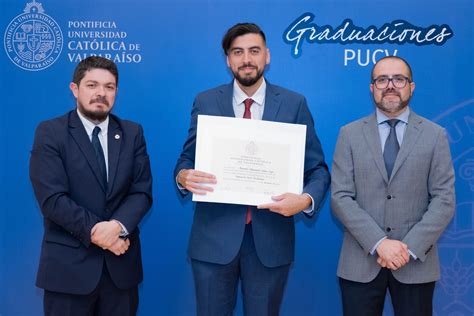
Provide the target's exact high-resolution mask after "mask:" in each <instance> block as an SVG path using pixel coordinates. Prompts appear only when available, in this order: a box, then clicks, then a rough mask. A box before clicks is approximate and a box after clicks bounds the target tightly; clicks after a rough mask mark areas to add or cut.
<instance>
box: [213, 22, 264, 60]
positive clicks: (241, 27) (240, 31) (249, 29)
mask: <svg viewBox="0 0 474 316" xmlns="http://www.w3.org/2000/svg"><path fill="white" fill-rule="evenodd" d="M249 33H253V34H259V35H260V36H261V37H262V38H263V42H264V43H266V39H265V33H263V31H262V30H261V29H260V27H259V26H258V25H257V24H255V23H237V24H236V25H234V26H232V27H231V28H230V29H228V30H227V32H226V33H225V35H224V38H222V49H223V50H224V54H225V55H226V56H227V52H228V51H229V49H230V47H231V46H232V43H233V42H234V40H235V39H236V38H237V37H239V36H242V35H245V34H249Z"/></svg>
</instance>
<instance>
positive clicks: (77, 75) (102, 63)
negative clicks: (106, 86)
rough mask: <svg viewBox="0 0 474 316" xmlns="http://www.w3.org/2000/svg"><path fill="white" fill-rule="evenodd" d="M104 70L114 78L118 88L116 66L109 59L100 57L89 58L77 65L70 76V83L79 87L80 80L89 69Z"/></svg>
mask: <svg viewBox="0 0 474 316" xmlns="http://www.w3.org/2000/svg"><path fill="white" fill-rule="evenodd" d="M97 68H98V69H105V70H108V71H110V73H112V75H114V77H115V84H116V85H117V86H118V79H119V78H118V70H117V65H115V63H114V62H113V61H111V60H110V59H107V58H104V57H100V56H89V57H87V58H85V59H83V60H82V61H81V62H80V63H79V64H77V66H76V69H75V70H74V74H73V75H72V82H74V83H75V84H77V85H79V83H80V82H81V80H82V78H84V76H85V74H86V72H87V71H89V70H91V69H97Z"/></svg>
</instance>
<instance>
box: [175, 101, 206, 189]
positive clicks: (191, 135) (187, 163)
mask: <svg viewBox="0 0 474 316" xmlns="http://www.w3.org/2000/svg"><path fill="white" fill-rule="evenodd" d="M200 112H201V106H200V101H199V97H196V99H195V100H194V103H193V108H192V110H191V123H190V125H189V130H188V137H187V139H186V141H185V143H184V145H183V149H182V151H181V155H180V156H179V158H178V161H177V162H176V167H175V168H174V178H175V179H176V177H177V176H178V173H179V172H180V171H181V170H182V169H194V159H195V156H196V134H197V117H198V115H199V114H200ZM178 192H179V193H180V194H181V195H182V196H185V195H187V194H188V193H189V191H188V190H185V189H184V190H180V189H178Z"/></svg>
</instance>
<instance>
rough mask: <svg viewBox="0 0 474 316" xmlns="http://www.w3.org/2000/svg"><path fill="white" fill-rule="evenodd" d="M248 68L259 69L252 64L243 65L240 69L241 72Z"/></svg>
mask: <svg viewBox="0 0 474 316" xmlns="http://www.w3.org/2000/svg"><path fill="white" fill-rule="evenodd" d="M247 67H250V68H253V69H257V66H255V65H252V64H251V63H246V64H243V65H242V66H240V67H239V70H242V69H244V68H247Z"/></svg>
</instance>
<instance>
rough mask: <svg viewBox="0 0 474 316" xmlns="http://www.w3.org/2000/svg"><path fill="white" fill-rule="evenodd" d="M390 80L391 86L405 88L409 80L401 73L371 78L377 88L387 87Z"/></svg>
mask: <svg viewBox="0 0 474 316" xmlns="http://www.w3.org/2000/svg"><path fill="white" fill-rule="evenodd" d="M390 81H391V82H392V84H393V86H394V87H395V88H397V89H402V88H405V87H406V85H407V83H408V82H411V80H410V79H409V78H408V77H405V76H403V75H395V76H393V77H392V78H390V77H388V76H380V77H377V78H375V79H373V80H372V83H373V84H374V85H375V87H376V88H377V89H379V90H383V89H387V88H388V84H389V83H390Z"/></svg>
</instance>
